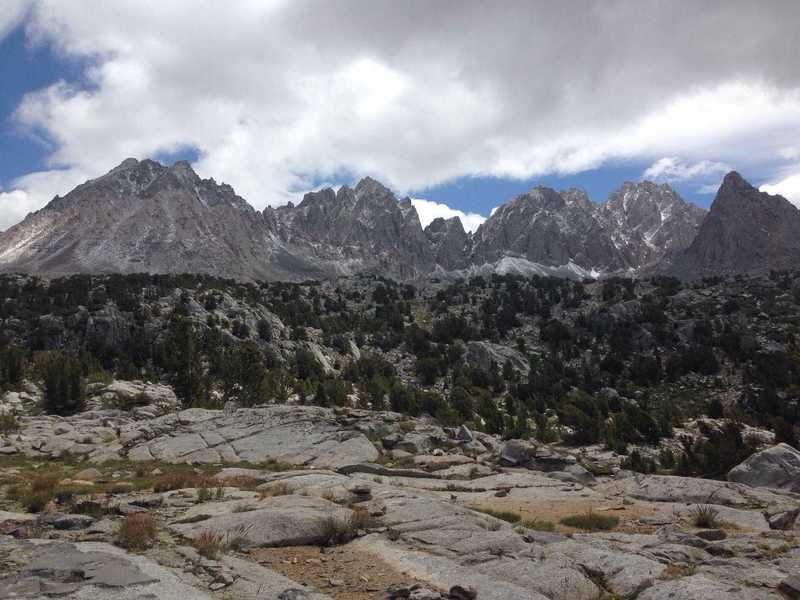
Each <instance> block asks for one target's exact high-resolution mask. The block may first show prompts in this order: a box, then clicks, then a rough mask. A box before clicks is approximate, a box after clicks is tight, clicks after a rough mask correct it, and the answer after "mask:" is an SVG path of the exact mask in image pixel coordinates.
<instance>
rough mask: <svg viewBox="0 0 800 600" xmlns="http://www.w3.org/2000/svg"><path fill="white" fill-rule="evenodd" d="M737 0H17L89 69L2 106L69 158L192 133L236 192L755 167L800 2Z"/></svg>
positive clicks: (796, 83) (777, 153)
mask: <svg viewBox="0 0 800 600" xmlns="http://www.w3.org/2000/svg"><path fill="white" fill-rule="evenodd" d="M756 4H757V3H740V2H726V1H720V2H718V3H716V5H715V7H714V8H713V9H710V8H709V7H708V5H707V3H697V2H692V1H689V0H686V1H685V2H679V1H676V2H670V3H658V2H656V3H652V5H648V11H649V12H648V18H647V19H644V18H643V16H642V11H641V8H640V6H639V3H636V2H630V3H619V4H614V5H613V7H610V6H609V5H608V4H607V3H589V4H584V3H572V4H569V5H567V6H566V7H563V6H561V5H559V6H556V5H555V4H552V3H545V2H542V3H536V2H521V3H519V4H515V5H514V7H513V9H511V10H504V11H494V12H490V13H487V11H486V10H485V5H484V4H483V3H482V2H477V1H475V2H470V1H467V0H464V1H461V2H458V3H457V5H456V6H457V8H455V7H454V5H453V4H452V3H449V2H440V3H424V2H423V3H413V2H412V3H395V2H391V1H389V0H386V1H383V2H381V1H377V0H376V1H375V2H369V3H364V2H361V1H358V0H352V1H350V0H341V1H340V2H335V3H333V2H318V3H315V2H308V1H305V0H291V1H289V0H274V1H272V2H262V1H261V0H240V1H238V2H235V3H221V2H211V1H198V0H172V1H170V2H168V3H161V4H159V8H158V10H153V7H152V5H151V4H150V3H147V2H141V0H115V2H95V1H94V0H71V1H70V2H63V1H60V0H38V1H37V2H36V4H35V10H34V12H33V15H32V17H31V19H30V20H29V22H28V31H29V35H30V37H31V39H32V40H33V41H34V42H35V43H41V44H52V45H53V46H54V47H55V48H56V49H57V51H59V52H61V53H63V54H65V55H67V56H70V57H79V58H88V59H90V60H88V61H87V63H88V64H90V65H91V66H90V67H89V68H88V69H89V70H88V72H87V73H86V75H87V77H88V79H89V80H90V82H91V86H89V87H88V88H86V89H75V88H73V87H71V86H70V85H68V84H67V83H64V82H59V83H57V84H54V85H53V86H50V87H48V88H46V89H43V90H38V91H36V92H34V93H31V94H29V95H28V96H27V97H26V98H25V100H24V101H23V103H22V105H21V106H20V107H19V110H18V111H17V113H16V121H17V124H19V125H21V126H23V127H27V128H30V129H31V130H32V131H34V132H35V133H36V134H37V135H41V136H43V137H44V138H45V139H47V140H48V141H49V142H50V143H51V144H52V147H53V148H54V150H53V152H52V155H51V156H50V164H51V165H52V166H53V168H58V169H66V170H67V171H68V173H70V174H71V175H70V176H72V177H73V178H77V177H78V176H84V177H85V174H92V176H94V175H99V174H101V173H103V172H105V171H107V170H108V169H109V168H111V167H113V166H114V165H115V164H118V163H119V162H120V161H121V160H122V159H124V158H126V157H128V156H136V157H140V158H142V157H145V156H153V155H156V154H159V153H164V152H170V151H174V150H176V149H178V148H182V147H186V146H190V147H194V148H196V149H197V150H198V152H199V156H200V158H199V160H198V161H197V162H196V164H195V168H196V169H197V170H198V172H200V174H201V175H203V176H213V177H215V178H216V179H217V180H222V181H226V182H228V183H230V184H231V185H233V186H234V187H235V188H236V190H237V192H239V193H240V194H241V195H242V196H244V197H245V198H246V199H247V200H249V201H250V202H251V203H252V204H253V205H254V206H256V207H257V208H262V207H264V206H265V205H268V204H270V205H278V204H282V203H285V202H287V201H288V200H292V199H295V198H296V196H297V194H298V192H301V191H305V190H307V189H310V188H311V187H313V182H316V181H321V180H335V179H336V178H337V177H336V176H337V175H340V174H342V173H350V174H352V175H353V177H360V176H362V175H372V176H373V177H376V178H377V179H379V180H381V181H383V182H384V183H386V184H387V185H389V186H391V187H392V188H393V189H394V190H395V191H396V192H397V193H398V194H400V195H403V194H405V193H406V192H407V191H408V190H413V189H425V188H428V187H431V186H434V185H437V184H440V183H443V182H447V181H450V180H452V179H453V178H456V177H461V176H465V175H495V176H500V177H515V178H528V177H533V176H538V175H544V174H548V173H573V172H578V171H581V170H585V169H589V168H593V167H596V166H599V165H601V164H603V163H604V162H606V161H611V160H626V159H635V160H637V161H638V160H644V161H648V162H649V161H656V164H658V161H659V159H662V160H663V159H664V158H663V157H681V160H680V161H677V160H676V159H672V160H675V164H674V165H673V166H672V175H673V176H678V175H681V174H683V173H684V172H686V173H691V172H693V170H696V169H700V170H701V171H702V169H703V168H708V165H717V164H726V165H727V164H730V165H734V166H735V167H736V168H737V169H739V170H740V171H741V172H742V173H743V175H745V176H748V175H749V176H753V175H751V171H752V172H756V171H757V172H758V173H760V174H762V176H763V177H768V176H769V175H770V174H771V173H774V172H777V170H778V169H779V168H780V166H781V164H782V163H781V161H784V162H785V161H786V160H787V159H786V152H787V151H786V149H787V148H788V149H791V148H793V147H795V146H796V143H797V142H796V140H797V139H798V136H800V71H798V69H797V68H796V56H797V55H798V54H800V39H799V38H798V37H797V36H796V35H795V32H794V24H795V23H796V22H798V20H800V3H797V2H786V3H777V4H775V5H773V6H772V7H771V9H770V11H767V12H765V11H763V9H762V8H760V7H759V6H757V5H756ZM87 14H90V15H91V18H87V16H86V15H87ZM676 21H679V22H683V23H691V27H676V28H665V27H663V23H665V22H676ZM565 31H569V32H570V35H569V36H568V39H569V40H576V39H577V40H581V43H580V44H573V43H570V44H569V45H568V47H567V48H565V45H564V44H565V41H564V40H565V37H564V32H565ZM620 31H624V32H625V35H620ZM776 39H779V40H782V43H781V44H776V43H774V41H775V40H776ZM741 40H747V41H748V43H746V44H743V43H741ZM782 152H783V154H781V153H782ZM703 161H708V165H706V167H698V166H697V165H702V164H703ZM654 166H655V165H654ZM768 171H769V173H767V172H768ZM63 177H64V175H63V174H61V175H58V176H57V178H61V179H62V181H63ZM63 182H64V183H66V181H63ZM34 183H36V182H35V181H34V182H32V181H23V182H21V186H20V187H19V188H18V189H20V190H23V191H25V192H26V193H27V194H28V197H29V199H30V200H29V201H30V202H31V203H32V204H33V205H39V206H41V205H42V204H44V203H45V202H46V201H47V200H49V199H50V195H51V192H52V189H50V188H48V187H47V186H44V185H43V184H42V183H41V181H39V183H38V187H34ZM698 183H703V184H706V183H708V182H707V181H699V182H698ZM22 184H24V185H25V186H27V187H22ZM67 189H68V188H64V189H61V190H59V191H60V192H62V193H63V192H65V191H67Z"/></svg>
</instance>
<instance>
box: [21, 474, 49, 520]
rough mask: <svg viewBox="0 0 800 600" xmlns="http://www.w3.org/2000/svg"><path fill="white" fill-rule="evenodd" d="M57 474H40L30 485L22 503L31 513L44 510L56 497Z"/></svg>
mask: <svg viewBox="0 0 800 600" xmlns="http://www.w3.org/2000/svg"><path fill="white" fill-rule="evenodd" d="M57 485H58V476H57V475H38V476H36V477H34V478H33V479H32V480H31V482H30V484H29V486H28V493H27V494H26V495H24V496H23V498H22V505H23V506H24V507H25V510H27V511H28V512H30V513H38V512H42V511H43V510H44V509H45V507H46V506H47V505H48V504H49V503H50V502H51V501H52V500H53V499H54V498H55V496H56V486H57Z"/></svg>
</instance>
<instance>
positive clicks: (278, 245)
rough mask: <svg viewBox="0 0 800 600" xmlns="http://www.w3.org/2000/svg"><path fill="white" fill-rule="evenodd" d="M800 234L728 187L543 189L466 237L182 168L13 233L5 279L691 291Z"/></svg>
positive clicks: (116, 180) (793, 252)
mask: <svg viewBox="0 0 800 600" xmlns="http://www.w3.org/2000/svg"><path fill="white" fill-rule="evenodd" d="M718 205H719V206H718ZM762 213H763V214H762ZM742 219H744V220H745V221H746V223H742V224H739V225H737V222H740V221H741V220H742ZM798 222H800V211H798V210H797V209H796V208H795V207H794V206H793V205H792V204H790V203H789V202H788V201H786V200H785V199H783V198H781V197H779V196H768V195H766V194H762V193H761V192H758V191H757V190H754V189H753V188H752V187H750V186H749V185H748V184H747V183H746V182H744V180H742V179H741V177H740V176H739V175H738V174H730V175H728V177H726V179H725V183H724V184H723V186H722V187H721V188H720V192H719V194H718V196H717V199H716V200H715V201H714V204H713V205H712V207H711V211H710V212H709V213H708V214H706V212H705V211H704V210H702V209H700V208H698V207H696V206H694V205H693V204H690V203H688V202H686V201H684V200H683V199H682V198H681V197H680V196H679V195H678V194H677V193H676V192H675V191H674V190H672V189H671V188H670V187H669V186H667V185H657V184H654V183H651V182H648V181H645V182H642V183H629V182H628V183H625V184H624V185H623V186H622V187H621V188H620V189H619V190H617V191H616V192H614V193H613V194H612V195H611V196H610V198H609V199H608V201H607V202H605V203H603V204H596V203H593V202H591V201H590V200H589V198H588V196H587V195H586V193H585V192H583V191H581V190H577V189H570V190H566V191H562V192H557V191H555V190H553V189H550V188H544V187H536V188H534V189H532V190H531V191H529V192H527V193H525V194H522V195H520V196H517V197H516V198H514V199H512V200H510V201H509V202H507V203H505V204H503V205H502V206H500V207H499V208H498V209H497V210H496V211H495V212H494V214H493V215H492V216H491V217H490V218H489V219H488V220H487V221H486V222H485V223H484V224H483V225H481V226H480V227H479V228H478V230H477V231H476V232H475V233H474V234H470V233H467V232H466V231H465V230H464V228H463V226H462V224H461V222H460V221H459V219H458V218H457V217H455V218H452V219H448V220H444V219H436V220H434V221H433V222H432V223H430V224H429V225H428V226H427V227H426V228H424V229H423V227H422V226H421V224H420V220H419V217H418V215H417V212H416V209H415V208H414V207H413V205H412V203H411V201H410V200H409V199H408V198H405V199H401V200H398V199H397V198H396V197H395V195H394V194H393V193H392V192H391V191H390V190H389V189H387V188H386V187H384V186H383V185H382V184H380V183H379V182H377V181H375V180H374V179H371V178H365V179H362V180H361V181H360V182H359V183H358V184H357V185H356V186H355V188H350V187H348V186H343V187H341V188H339V190H338V191H334V190H332V189H324V190H321V191H318V192H312V193H308V194H306V195H305V197H304V198H303V201H302V202H301V203H300V204H298V205H297V206H294V205H292V204H289V205H287V206H282V207H279V208H266V209H265V210H264V211H263V212H259V211H257V210H255V209H253V208H252V207H251V206H250V205H249V204H248V203H247V202H246V201H245V200H244V199H243V198H241V197H240V196H238V195H237V194H236V193H235V192H234V190H233V188H231V187H230V186H229V185H226V184H218V183H217V182H215V181H214V180H213V179H201V178H200V177H199V176H198V175H197V174H196V173H195V172H194V171H193V170H192V168H191V167H190V166H189V164H188V163H186V162H177V163H175V164H174V165H172V166H169V167H168V166H164V165H161V164H159V163H157V162H155V161H152V160H142V161H138V160H136V159H127V160H125V161H124V162H122V164H120V165H119V166H118V167H116V168H114V169H112V170H111V171H110V172H109V173H107V174H106V175H103V176H102V177H98V178H97V179H92V180H90V181H87V182H86V183H84V184H82V185H80V186H78V187H76V188H75V189H74V190H72V191H71V192H69V193H68V194H67V195H66V196H64V197H59V196H56V197H55V198H54V199H53V200H52V201H51V202H50V203H49V204H48V205H47V206H45V207H44V208H42V209H41V210H39V211H36V212H34V213H31V214H29V215H28V216H27V217H26V218H25V219H24V220H23V221H22V222H20V223H19V224H17V225H15V226H13V227H11V228H10V229H8V230H7V231H5V232H3V233H1V234H0V270H2V271H6V272H9V271H25V272H34V273H38V274H45V275H59V274H67V273H109V272H116V273H134V272H150V273H186V272H192V273H207V274H213V275H217V276H223V277H230V278H234V279H240V280H252V279H279V280H293V281H298V280H306V279H324V278H331V277H337V276H345V275H352V274H355V273H359V272H376V273H380V274H382V275H386V276H390V277H393V278H397V279H420V278H424V277H427V276H431V275H434V276H466V275H470V274H479V273H491V272H500V273H507V272H518V273H521V274H531V273H539V274H555V275H564V276H572V277H583V276H598V275H609V274H636V273H643V272H652V271H655V270H660V269H668V270H672V271H674V272H678V273H680V274H683V275H686V276H691V275H693V274H695V273H697V274H707V273H709V272H717V271H728V270H731V269H736V268H737V266H738V265H741V266H742V267H743V268H745V269H747V270H760V269H766V268H770V267H772V266H773V264H774V265H785V264H788V263H790V262H791V261H792V260H795V258H796V257H797V256H799V255H800V250H798V248H799V247H800V243H798V241H797V240H798V236H797V233H798V232H800V228H798V225H797V224H798ZM754 223H755V224H757V225H758V226H759V227H760V228H761V229H766V230H767V231H768V233H770V236H769V242H768V243H767V242H765V241H764V239H763V238H762V237H759V236H758V235H748V236H746V238H744V241H745V243H746V244H748V245H753V246H754V247H757V248H759V251H758V252H756V253H754V254H751V255H749V256H748V260H747V261H741V260H740V256H739V255H740V254H742V253H746V248H743V247H742V246H743V244H742V243H739V242H738V241H733V242H731V240H729V239H728V238H730V237H731V236H734V237H735V236H740V235H741V234H742V232H743V230H744V229H747V230H748V231H750V230H749V228H751V227H753V224H754ZM743 228H744V229H743ZM757 230H758V229H757ZM773 233H774V234H775V235H772V234H773Z"/></svg>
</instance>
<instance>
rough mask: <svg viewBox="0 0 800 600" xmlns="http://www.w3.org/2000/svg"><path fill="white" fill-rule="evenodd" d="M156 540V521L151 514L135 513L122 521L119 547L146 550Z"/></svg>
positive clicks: (119, 532)
mask: <svg viewBox="0 0 800 600" xmlns="http://www.w3.org/2000/svg"><path fill="white" fill-rule="evenodd" d="M155 540H156V521H155V519H154V518H153V516H152V515H150V514H149V513H135V514H132V515H128V516H127V517H125V518H124V519H123V520H122V523H120V525H119V530H118V531H117V545H118V546H121V547H123V548H125V549H126V550H145V549H147V548H149V547H150V546H152V545H153V542H155Z"/></svg>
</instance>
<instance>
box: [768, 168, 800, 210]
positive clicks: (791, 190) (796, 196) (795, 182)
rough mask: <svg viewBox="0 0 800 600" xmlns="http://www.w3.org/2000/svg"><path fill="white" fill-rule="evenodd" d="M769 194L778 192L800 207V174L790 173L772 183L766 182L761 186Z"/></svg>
mask: <svg viewBox="0 0 800 600" xmlns="http://www.w3.org/2000/svg"><path fill="white" fill-rule="evenodd" d="M759 189H760V190H761V191H762V192H767V193H768V194H778V195H780V196H783V197H784V198H786V199H787V200H788V201H789V202H791V203H792V204H794V205H795V206H796V207H797V208H800V174H795V175H788V176H787V177H784V178H783V179H781V180H780V181H777V182H776V183H772V184H769V183H767V184H764V185H762V186H761V187H760V188H759Z"/></svg>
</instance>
